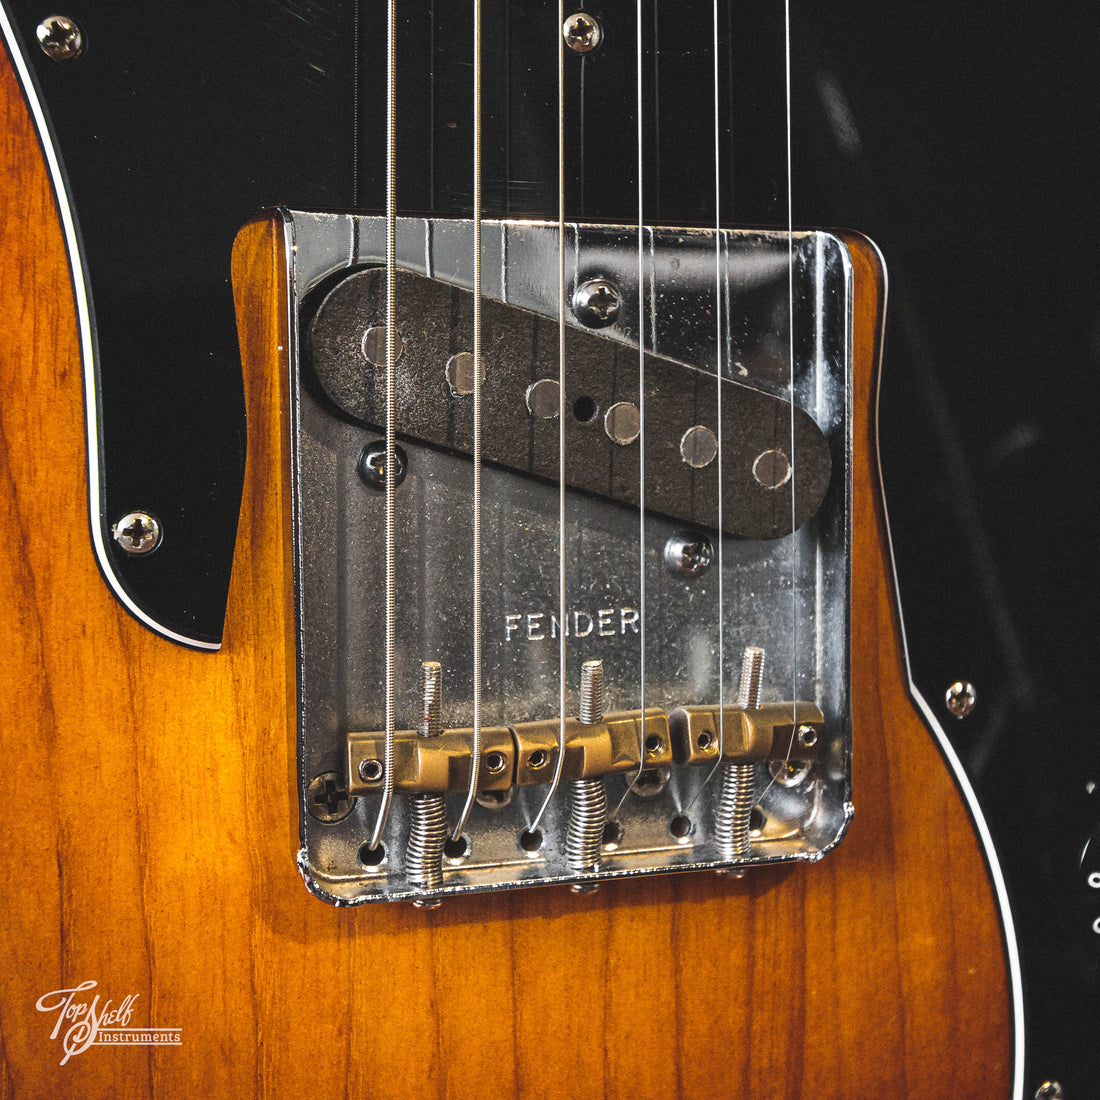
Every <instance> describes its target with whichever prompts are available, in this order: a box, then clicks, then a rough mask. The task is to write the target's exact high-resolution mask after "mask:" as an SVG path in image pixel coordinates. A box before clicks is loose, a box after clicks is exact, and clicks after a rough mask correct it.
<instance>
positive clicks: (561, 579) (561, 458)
mask: <svg viewBox="0 0 1100 1100" xmlns="http://www.w3.org/2000/svg"><path fill="white" fill-rule="evenodd" d="M564 27H565V0H558V756H557V760H556V762H555V764H554V775H553V778H552V779H551V781H550V789H549V790H548V791H547V792H546V797H545V798H544V799H543V801H542V805H541V806H540V807H539V811H538V813H537V814H535V818H534V820H533V821H532V822H531V824H530V825H529V826H528V832H530V833H534V832H535V831H536V830H537V829H538V827H539V823H540V822H541V821H542V818H543V815H544V814H545V813H546V810H547V807H548V806H549V805H550V800H551V799H552V798H553V797H554V795H555V793H556V792H557V789H558V787H559V786H560V784H561V773H562V766H563V765H564V764H565V622H566V619H565V613H566V612H565V564H566V553H565V34H564Z"/></svg>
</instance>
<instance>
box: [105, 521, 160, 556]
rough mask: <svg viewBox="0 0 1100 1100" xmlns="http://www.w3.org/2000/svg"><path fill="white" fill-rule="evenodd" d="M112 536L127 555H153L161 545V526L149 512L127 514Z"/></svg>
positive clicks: (119, 522) (113, 530)
mask: <svg viewBox="0 0 1100 1100" xmlns="http://www.w3.org/2000/svg"><path fill="white" fill-rule="evenodd" d="M111 534H112V535H114V539H115V542H117V543H118V545H119V546H120V547H121V548H122V549H123V550H125V551H126V553H127V554H134V555H140V554H151V553H152V552H153V551H154V550H155V549H156V548H157V547H158V546H159V545H160V536H161V530H160V524H159V523H158V522H157V521H156V520H155V519H154V518H153V517H152V516H151V515H149V513H148V512H127V513H126V515H124V516H123V517H122V519H120V520H119V521H118V523H116V524H115V525H114V527H112V528H111Z"/></svg>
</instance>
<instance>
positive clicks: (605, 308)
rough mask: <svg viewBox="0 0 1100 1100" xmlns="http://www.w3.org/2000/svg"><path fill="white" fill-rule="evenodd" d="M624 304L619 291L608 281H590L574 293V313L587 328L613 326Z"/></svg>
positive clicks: (582, 284)
mask: <svg viewBox="0 0 1100 1100" xmlns="http://www.w3.org/2000/svg"><path fill="white" fill-rule="evenodd" d="M622 304H623V300H622V296H621V295H620V294H619V291H618V289H617V288H616V287H615V286H613V285H612V284H611V283H609V282H608V281H607V280H606V279H589V280H588V281H587V282H585V283H581V285H580V286H579V287H577V289H576V290H575V291H573V313H574V315H575V316H576V318H577V320H578V321H580V323H581V324H582V325H584V326H585V327H586V328H606V327H607V326H608V325H613V324H614V323H615V319H616V318H617V317H618V316H619V309H620V308H621V306H622Z"/></svg>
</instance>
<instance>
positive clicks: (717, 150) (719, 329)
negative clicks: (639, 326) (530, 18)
mask: <svg viewBox="0 0 1100 1100" xmlns="http://www.w3.org/2000/svg"><path fill="white" fill-rule="evenodd" d="M718 45H719V43H718V0H714V6H713V13H712V49H713V52H714V72H713V91H714V296H715V310H714V313H715V342H716V364H715V372H716V375H717V390H718V410H717V425H718V454H717V456H716V457H715V461H716V462H717V463H718V471H717V474H718V553H717V560H716V564H717V566H718V756H717V758H716V759H715V761H714V763H713V764H712V765H711V767H710V770H709V771H708V772H707V774H706V778H705V779H704V780H703V782H702V783H701V784H700V785H699V789H698V790H697V791H696V792H695V794H694V795H693V796H692V797H691V800H690V801H689V802H688V804H687V805H686V806H685V807H684V809H683V811H681V812H683V813H685V814H686V813H689V812H690V811H691V808H692V807H693V806H694V805H695V803H696V801H697V800H698V799H699V797H700V795H702V793H703V791H705V790H706V788H707V786H708V785H709V784H710V782H711V780H712V779H713V778H714V777H715V776H716V775H717V774H718V772H719V770H720V769H721V767H722V753H723V751H724V749H725V744H726V714H725V710H726V692H725V688H726V677H725V673H726V635H725V606H726V604H725V587H724V579H723V573H724V570H723V564H724V561H723V558H724V550H725V540H724V538H723V535H724V531H725V527H724V515H723V508H722V505H723V499H722V496H723V494H722V366H723V358H722V349H723V344H724V334H723V326H724V316H725V315H724V313H723V312H722V290H723V285H722V284H723V280H722V172H721V117H720V115H719V84H718Z"/></svg>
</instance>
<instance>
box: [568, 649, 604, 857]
mask: <svg viewBox="0 0 1100 1100" xmlns="http://www.w3.org/2000/svg"><path fill="white" fill-rule="evenodd" d="M580 709H581V713H580V719H581V721H582V722H583V723H584V724H585V725H586V726H592V725H595V724H596V723H597V722H601V721H603V661H585V662H584V664H583V665H581V707H580ZM606 824H607V794H606V792H605V791H604V787H603V780H602V779H600V778H599V777H590V778H588V779H574V780H572V781H571V782H570V784H569V830H568V832H567V834H566V839H565V855H566V859H567V860H568V861H569V867H570V869H571V870H573V871H598V870H599V867H600V845H601V844H602V842H603V831H604V826H605V825H606Z"/></svg>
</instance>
